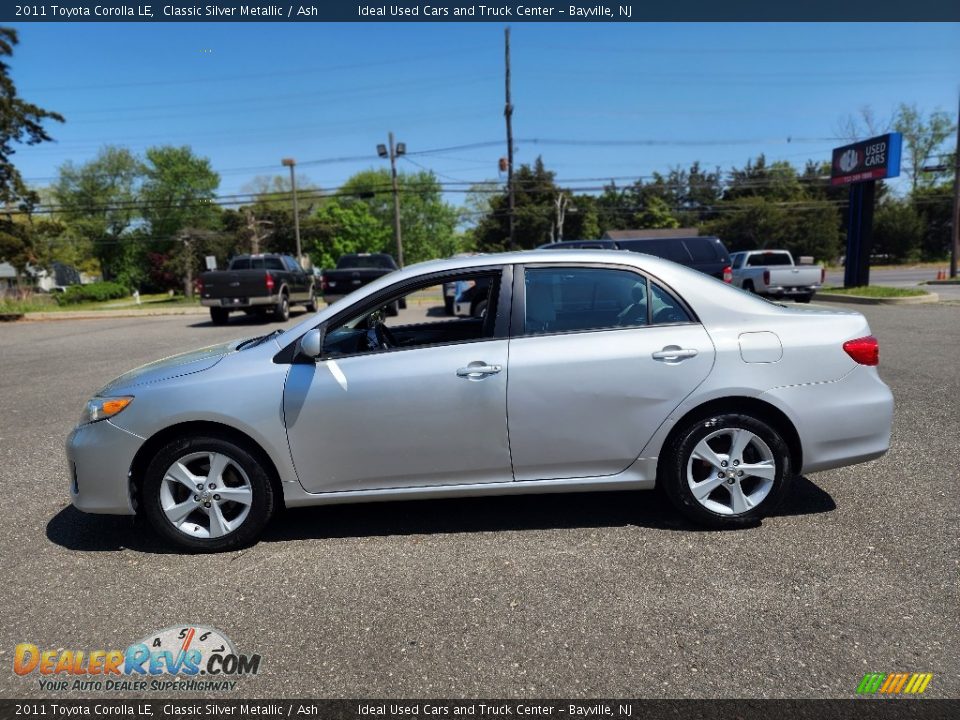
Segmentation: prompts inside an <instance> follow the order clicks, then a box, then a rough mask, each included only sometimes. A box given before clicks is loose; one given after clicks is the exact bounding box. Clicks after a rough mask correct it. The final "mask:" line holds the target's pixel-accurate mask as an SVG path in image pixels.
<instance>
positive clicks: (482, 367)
mask: <svg viewBox="0 0 960 720" xmlns="http://www.w3.org/2000/svg"><path fill="white" fill-rule="evenodd" d="M501 370H503V366H501V365H487V364H486V363H484V362H472V363H470V364H469V365H467V366H466V367H462V368H460V369H458V370H457V377H462V378H467V379H468V380H481V379H483V378H485V377H487V375H496V374H497V373H498V372H500V371H501Z"/></svg>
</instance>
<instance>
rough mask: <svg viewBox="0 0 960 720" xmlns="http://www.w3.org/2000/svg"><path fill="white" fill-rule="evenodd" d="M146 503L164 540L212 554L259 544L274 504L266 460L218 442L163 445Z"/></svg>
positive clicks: (150, 472) (148, 479)
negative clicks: (264, 462)
mask: <svg viewBox="0 0 960 720" xmlns="http://www.w3.org/2000/svg"><path fill="white" fill-rule="evenodd" d="M142 500H143V508H144V513H145V514H146V517H147V519H148V520H149V521H150V524H151V525H152V526H153V528H154V529H155V530H156V531H157V532H158V533H159V534H160V535H162V536H163V537H164V538H166V539H167V540H169V541H171V542H173V543H174V544H176V545H179V546H180V547H183V548H188V549H190V550H197V551H207V552H219V551H223V550H230V549H233V548H236V547H241V546H243V545H246V544H249V543H250V542H252V541H254V540H256V539H257V537H259V535H260V533H261V531H262V530H263V528H264V526H265V525H266V524H267V522H268V521H269V520H270V517H271V515H272V514H273V510H274V503H275V499H274V493H273V486H272V485H271V484H270V478H269V477H268V475H267V472H266V470H265V469H264V467H263V464H262V463H261V461H260V460H258V459H257V458H256V457H254V456H253V455H251V454H250V453H249V452H247V451H246V450H245V449H244V448H242V447H240V446H238V445H236V444H234V443H233V442H230V441H228V440H225V439H222V438H217V437H195V438H180V439H178V440H175V441H173V442H171V443H169V444H167V445H166V446H164V447H163V448H162V449H161V450H160V452H158V453H157V454H156V456H155V457H154V459H153V460H152V461H151V463H150V465H149V466H148V467H147V471H146V474H145V475H144V480H143V487H142Z"/></svg>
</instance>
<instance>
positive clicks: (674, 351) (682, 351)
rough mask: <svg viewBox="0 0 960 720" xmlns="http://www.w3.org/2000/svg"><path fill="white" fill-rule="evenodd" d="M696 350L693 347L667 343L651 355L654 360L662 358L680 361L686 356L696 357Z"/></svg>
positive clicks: (667, 360) (669, 360)
mask: <svg viewBox="0 0 960 720" xmlns="http://www.w3.org/2000/svg"><path fill="white" fill-rule="evenodd" d="M697 354H698V351H697V350H694V349H693V348H682V347H680V346H679V345H667V346H666V347H665V348H664V349H663V350H658V351H657V352H655V353H653V354H652V355H651V357H652V358H653V359H654V360H664V361H666V362H680V361H681V360H686V359H687V358H692V357H696V356H697Z"/></svg>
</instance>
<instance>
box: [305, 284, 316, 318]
mask: <svg viewBox="0 0 960 720" xmlns="http://www.w3.org/2000/svg"><path fill="white" fill-rule="evenodd" d="M304 307H306V308H307V312H310V313H315V312H316V311H317V296H316V295H314V294H313V290H311V291H310V299H309V300H308V301H307V304H306V305H305V306H304Z"/></svg>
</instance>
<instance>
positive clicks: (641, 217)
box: [635, 196, 680, 229]
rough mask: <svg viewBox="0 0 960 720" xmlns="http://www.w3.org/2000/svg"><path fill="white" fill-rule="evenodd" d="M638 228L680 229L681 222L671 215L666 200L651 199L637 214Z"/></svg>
mask: <svg viewBox="0 0 960 720" xmlns="http://www.w3.org/2000/svg"><path fill="white" fill-rule="evenodd" d="M635 217H636V225H635V226H636V227H637V228H641V229H643V228H655V229H660V228H678V227H680V221H679V220H677V219H676V218H675V217H674V216H673V215H672V214H671V213H670V208H669V206H668V205H667V202H666V200H664V199H663V198H660V197H656V196H654V197H651V198H649V199H648V200H647V201H646V202H645V203H644V208H643V210H641V211H640V212H639V213H637V214H636V216H635Z"/></svg>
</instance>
